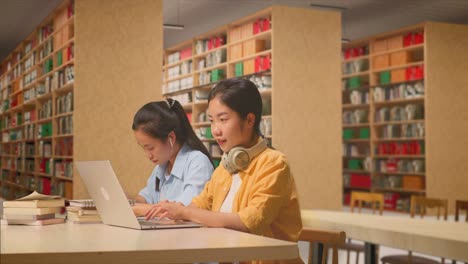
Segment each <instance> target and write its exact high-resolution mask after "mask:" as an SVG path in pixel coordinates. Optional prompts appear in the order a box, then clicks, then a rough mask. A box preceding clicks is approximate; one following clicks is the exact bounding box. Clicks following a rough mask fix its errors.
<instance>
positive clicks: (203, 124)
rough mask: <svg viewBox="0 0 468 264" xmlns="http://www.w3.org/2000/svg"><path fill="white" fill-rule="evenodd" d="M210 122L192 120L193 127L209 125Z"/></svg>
mask: <svg viewBox="0 0 468 264" xmlns="http://www.w3.org/2000/svg"><path fill="white" fill-rule="evenodd" d="M210 125H211V123H210V122H194V123H192V126H193V127H201V126H210Z"/></svg>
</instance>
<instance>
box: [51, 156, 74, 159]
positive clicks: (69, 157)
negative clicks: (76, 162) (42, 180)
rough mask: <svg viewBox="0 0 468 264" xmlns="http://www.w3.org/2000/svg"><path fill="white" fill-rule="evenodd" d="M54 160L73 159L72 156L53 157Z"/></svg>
mask: <svg viewBox="0 0 468 264" xmlns="http://www.w3.org/2000/svg"><path fill="white" fill-rule="evenodd" d="M53 158H54V159H73V156H53Z"/></svg>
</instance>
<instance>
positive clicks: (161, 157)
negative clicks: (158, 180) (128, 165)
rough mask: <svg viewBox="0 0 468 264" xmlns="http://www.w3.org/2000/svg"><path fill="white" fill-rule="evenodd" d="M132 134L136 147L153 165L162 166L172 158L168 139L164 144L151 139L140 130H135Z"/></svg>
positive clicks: (158, 140)
mask: <svg viewBox="0 0 468 264" xmlns="http://www.w3.org/2000/svg"><path fill="white" fill-rule="evenodd" d="M134 133H135V138H136V141H137V143H138V145H140V146H141V147H142V148H143V150H144V151H145V154H146V157H147V158H148V159H149V160H151V161H152V162H153V163H154V164H156V165H159V164H164V163H166V162H167V161H168V160H169V159H170V157H171V156H172V147H171V144H170V143H169V138H168V140H167V141H166V142H164V141H162V140H160V139H156V138H153V137H151V136H150V135H148V134H147V133H145V132H144V131H142V130H141V129H138V130H136V131H135V132H134Z"/></svg>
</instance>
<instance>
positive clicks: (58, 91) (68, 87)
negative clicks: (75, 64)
mask: <svg viewBox="0 0 468 264" xmlns="http://www.w3.org/2000/svg"><path fill="white" fill-rule="evenodd" d="M74 84H75V82H74V80H72V81H69V82H67V83H66V84H64V85H63V86H62V87H59V88H57V89H55V90H52V92H53V93H56V94H64V93H67V92H71V91H72V90H73V87H74Z"/></svg>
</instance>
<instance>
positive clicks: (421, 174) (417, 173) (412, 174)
mask: <svg viewBox="0 0 468 264" xmlns="http://www.w3.org/2000/svg"><path fill="white" fill-rule="evenodd" d="M374 174H376V175H411V176H422V177H424V176H426V174H425V173H421V172H401V171H397V172H380V171H375V172H374Z"/></svg>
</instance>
